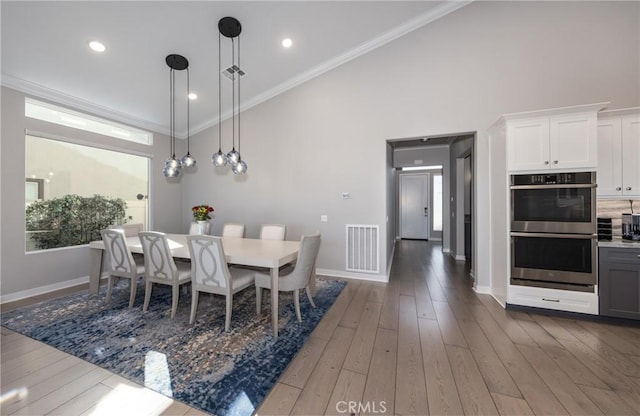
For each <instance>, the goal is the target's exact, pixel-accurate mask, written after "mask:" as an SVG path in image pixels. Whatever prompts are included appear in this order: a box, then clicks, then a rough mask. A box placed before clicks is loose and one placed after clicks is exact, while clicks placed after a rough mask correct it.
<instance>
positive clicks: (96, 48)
mask: <svg viewBox="0 0 640 416" xmlns="http://www.w3.org/2000/svg"><path fill="white" fill-rule="evenodd" d="M89 47H90V48H91V49H93V50H94V51H96V52H104V51H106V50H107V47H106V46H104V44H102V43H100V42H98V41H97V40H93V41H91V42H89Z"/></svg>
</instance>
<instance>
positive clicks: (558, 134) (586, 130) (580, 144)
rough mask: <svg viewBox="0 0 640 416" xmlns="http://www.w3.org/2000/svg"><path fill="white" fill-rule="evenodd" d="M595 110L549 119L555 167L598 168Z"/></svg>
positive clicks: (552, 157)
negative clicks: (593, 111)
mask: <svg viewBox="0 0 640 416" xmlns="http://www.w3.org/2000/svg"><path fill="white" fill-rule="evenodd" d="M597 130H598V129H597V118H596V115H595V113H588V114H574V115H570V116H558V117H552V118H551V119H550V120H549V146H550V153H549V156H550V162H551V168H552V169H556V168H562V169H564V168H580V169H594V170H595V169H596V168H597V167H598V155H597V152H598V142H597V140H596V138H597V134H598V133H597Z"/></svg>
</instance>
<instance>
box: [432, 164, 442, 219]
mask: <svg viewBox="0 0 640 416" xmlns="http://www.w3.org/2000/svg"><path fill="white" fill-rule="evenodd" d="M432 192H433V208H432V212H433V231H442V175H441V174H438V173H434V174H433V191H432Z"/></svg>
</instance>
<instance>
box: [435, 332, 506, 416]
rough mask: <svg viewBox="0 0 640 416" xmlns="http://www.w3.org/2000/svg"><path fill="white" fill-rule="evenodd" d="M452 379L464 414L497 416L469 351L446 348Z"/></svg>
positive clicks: (454, 347) (449, 346) (453, 347)
mask: <svg viewBox="0 0 640 416" xmlns="http://www.w3.org/2000/svg"><path fill="white" fill-rule="evenodd" d="M445 348H446V350H447V355H448V357H449V361H450V362H451V369H452V371H453V378H454V379H455V382H456V386H457V388H458V394H459V395H460V402H461V403H462V408H463V409H464V413H465V414H473V415H497V414H498V409H496V406H495V404H494V403H493V399H492V398H491V394H490V393H489V390H488V389H487V386H486V384H485V383H484V380H483V379H482V375H481V374H480V370H479V369H478V367H477V366H476V363H475V361H474V360H473V357H472V355H471V351H469V350H468V349H466V348H460V347H456V346H452V345H447V346H446V347H445Z"/></svg>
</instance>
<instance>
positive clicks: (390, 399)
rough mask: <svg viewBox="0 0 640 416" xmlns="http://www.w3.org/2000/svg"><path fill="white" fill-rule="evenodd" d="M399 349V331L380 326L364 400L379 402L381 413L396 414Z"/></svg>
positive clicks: (363, 396)
mask: <svg viewBox="0 0 640 416" xmlns="http://www.w3.org/2000/svg"><path fill="white" fill-rule="evenodd" d="M397 351H398V333H397V332H396V331H391V330H389V329H384V328H378V331H377V333H376V340H375V343H374V344H373V353H372V354H371V364H370V365H369V377H367V382H366V384H365V387H364V393H363V395H362V401H363V402H364V403H377V404H378V408H380V410H381V413H379V414H385V415H393V414H394V409H395V407H394V404H395V388H396V365H397V364H396V363H397ZM383 407H384V410H383V409H382V408H383Z"/></svg>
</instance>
